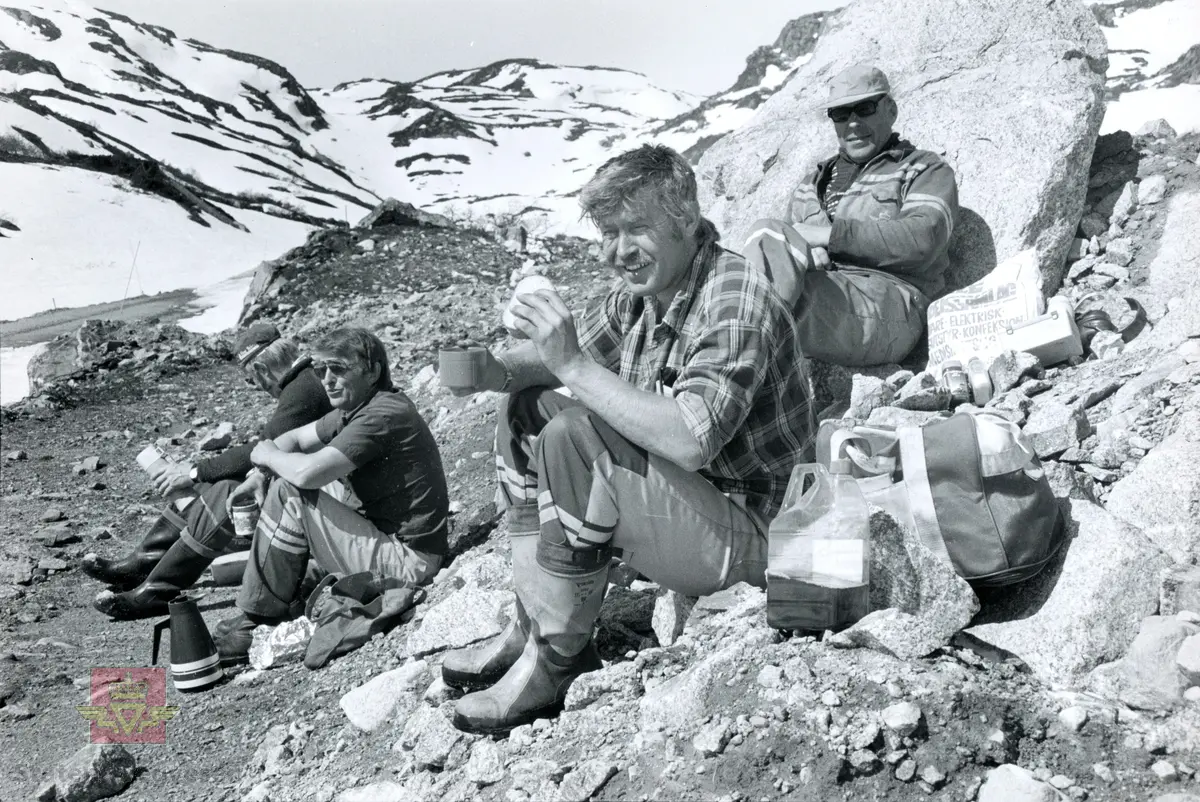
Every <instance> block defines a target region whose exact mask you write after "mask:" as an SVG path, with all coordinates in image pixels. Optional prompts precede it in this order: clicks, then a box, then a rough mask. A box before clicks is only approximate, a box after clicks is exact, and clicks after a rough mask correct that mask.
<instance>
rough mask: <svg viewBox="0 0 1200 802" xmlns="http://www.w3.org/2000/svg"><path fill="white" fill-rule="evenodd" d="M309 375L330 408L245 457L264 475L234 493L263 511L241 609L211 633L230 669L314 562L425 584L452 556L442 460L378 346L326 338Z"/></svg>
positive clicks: (347, 331) (274, 620) (364, 337)
mask: <svg viewBox="0 0 1200 802" xmlns="http://www.w3.org/2000/svg"><path fill="white" fill-rule="evenodd" d="M313 370H314V371H315V372H316V375H317V377H318V378H319V379H320V380H321V384H322V385H323V386H324V388H325V394H326V395H327V396H328V397H329V403H330V404H332V406H333V410H332V411H331V412H330V413H329V414H327V415H325V416H324V417H323V418H321V419H320V420H318V421H315V422H313V423H308V424H306V425H304V426H301V427H299V428H297V429H293V430H292V431H289V432H285V433H283V434H281V435H279V436H278V437H275V438H274V439H271V440H262V441H261V442H259V443H258V445H256V446H255V447H254V450H253V451H252V452H251V454H250V459H251V461H252V462H253V463H254V464H255V466H257V468H258V469H259V470H257V471H254V472H252V473H251V475H250V476H249V477H248V478H247V479H246V481H245V482H243V483H242V485H240V486H239V487H238V488H237V489H236V490H235V491H234V492H233V494H232V496H231V497H232V498H234V499H237V498H242V497H244V496H246V495H253V496H254V498H255V499H256V500H257V501H258V503H259V506H260V508H261V510H262V512H261V513H260V515H259V519H258V526H257V528H256V529H255V532H254V540H253V543H252V544H251V547H250V552H251V554H250V559H249V561H248V562H247V565H246V571H245V574H244V575H243V576H242V587H241V590H240V591H239V593H238V597H237V606H238V609H239V610H240V611H241V612H240V613H239V614H238V615H236V616H234V617H232V618H228V619H226V620H224V621H221V622H220V623H219V624H217V628H216V636H217V637H216V643H217V651H218V653H219V654H220V656H221V662H222V663H223V664H226V665H234V664H237V663H244V662H246V661H247V659H248V657H249V652H250V644H251V642H252V640H253V635H252V633H253V631H254V628H255V627H256V626H258V625H259V624H278V623H281V622H282V621H284V620H286V619H287V618H288V617H289V616H290V615H291V614H292V612H293V610H294V608H293V602H296V601H298V600H299V599H300V589H301V585H302V582H303V580H304V578H305V574H306V573H307V572H308V568H309V562H310V560H311V561H312V562H313V563H315V564H316V567H317V568H318V569H319V570H320V572H335V571H336V572H340V573H345V574H352V573H358V572H362V571H371V572H373V573H375V574H377V575H381V576H384V577H396V578H399V579H402V580H405V581H406V582H410V583H412V584H414V585H418V584H422V583H424V582H427V581H428V580H430V579H432V578H433V575H434V574H435V573H436V572H437V570H438V568H440V567H441V564H442V560H443V558H444V557H445V555H446V552H447V550H448V544H447V536H448V527H449V497H448V493H447V489H446V477H445V475H444V474H443V473H442V460H441V455H440V453H439V452H438V447H437V443H435V442H434V439H433V434H432V433H431V432H430V431H429V427H428V426H427V425H426V423H425V420H424V419H423V418H422V417H421V414H420V413H419V412H418V411H417V408H416V405H414V404H413V402H412V401H411V400H410V399H409V398H408V396H407V395H405V394H404V393H403V392H401V391H400V390H398V389H396V387H395V386H394V385H393V384H392V378H391V372H390V368H389V367H388V357H387V352H386V351H385V350H384V347H383V343H381V342H380V341H379V338H378V337H376V336H375V335H374V334H371V333H370V332H369V331H367V330H365V329H361V328H344V329H337V330H335V331H331V332H329V333H328V334H326V335H325V336H323V337H321V338H320V339H319V340H318V341H317V342H316V343H315V344H314V346H313ZM268 475H269V476H271V477H273V478H272V479H271V480H270V481H269V483H268V481H267V477H268ZM347 491H349V492H347ZM351 495H352V497H353V498H352V499H351Z"/></svg>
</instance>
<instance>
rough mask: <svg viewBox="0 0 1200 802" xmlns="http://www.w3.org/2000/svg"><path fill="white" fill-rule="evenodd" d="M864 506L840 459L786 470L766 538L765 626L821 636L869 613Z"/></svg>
mask: <svg viewBox="0 0 1200 802" xmlns="http://www.w3.org/2000/svg"><path fill="white" fill-rule="evenodd" d="M870 562H871V529H870V523H869V511H868V509H867V502H866V500H865V499H864V498H863V495H862V491H860V490H859V487H858V483H857V482H856V481H855V479H854V477H853V476H852V475H851V473H850V461H849V460H847V459H832V460H830V468H829V470H826V469H825V466H823V465H818V464H804V465H797V466H796V467H795V468H794V469H793V470H792V477H791V480H790V482H789V483H788V489H787V494H786V495H785V497H784V504H783V510H782V512H780V514H779V516H778V517H776V518H775V520H774V521H772V522H771V526H770V529H769V530H768V535H767V623H768V624H770V625H771V626H772V627H775V628H776V629H789V630H803V631H824V630H827V629H834V630H836V629H841V628H843V627H846V626H849V625H850V624H853V623H854V622H855V621H857V620H858V619H860V618H862V617H863V616H864V615H866V614H867V613H868V612H869V611H870Z"/></svg>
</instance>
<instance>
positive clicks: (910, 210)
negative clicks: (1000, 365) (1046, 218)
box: [743, 65, 958, 367]
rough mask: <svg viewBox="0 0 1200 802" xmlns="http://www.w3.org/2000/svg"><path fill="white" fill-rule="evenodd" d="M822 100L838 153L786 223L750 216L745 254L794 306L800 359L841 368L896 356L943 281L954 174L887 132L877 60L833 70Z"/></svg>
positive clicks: (797, 198)
mask: <svg viewBox="0 0 1200 802" xmlns="http://www.w3.org/2000/svg"><path fill="white" fill-rule="evenodd" d="M825 108H826V109H828V112H827V113H828V115H829V119H830V120H832V121H833V127H834V130H835V131H836V132H837V139H838V145H839V149H838V153H837V155H836V156H834V157H833V158H831V159H829V160H827V161H824V162H822V163H820V164H819V165H817V167H816V169H815V170H814V171H813V172H812V174H810V175H809V176H807V177H806V178H805V179H804V181H803V182H802V183H801V184H800V186H799V188H797V189H796V191H795V193H794V194H793V196H792V199H791V202H790V204H789V206H788V214H787V219H786V221H779V220H760V221H759V222H757V223H755V225H754V226H753V228H752V229H751V230H752V232H753V233H752V234H751V235H750V237H749V239H748V240H747V242H746V247H745V248H744V251H743V252H744V254H745V256H746V258H747V259H748V260H749V261H750V262H752V263H756V264H759V265H761V266H762V267H763V268H764V269H765V270H767V272H768V274H770V275H771V276H772V278H773V280H774V282H775V285H776V289H778V291H779V293H780V295H782V296H783V297H784V299H785V300H786V301H787V302H788V303H789V304H793V305H794V307H795V312H796V319H797V322H798V324H799V334H800V346H801V349H802V350H803V351H804V353H805V355H806V356H810V357H813V358H815V359H820V360H822V361H825V362H832V363H834V364H838V365H845V366H848V367H864V366H869V365H883V364H887V363H890V362H899V361H900V360H902V359H904V357H905V356H907V355H908V353H909V352H910V351H912V349H913V347H914V346H915V345H916V344H917V342H918V341H919V340H920V339H921V335H922V333H923V332H924V330H925V311H926V309H927V308H928V306H929V304H930V302H931V301H933V300H936V299H937V296H938V295H939V294H940V293H941V292H942V290H943V289H944V288H945V273H946V268H947V266H948V264H949V258H948V256H947V249H948V247H949V244H950V236H951V234H952V233H953V231H954V222H955V218H956V217H957V216H958V186H957V184H956V183H955V179H954V171H953V170H952V169H951V168H950V166H949V165H948V164H946V162H944V161H943V160H942V159H941V158H940V157H938V156H937V155H936V154H934V153H930V152H929V151H926V150H917V149H916V148H914V147H913V146H912V144H910V143H908V142H906V141H904V140H902V139H900V136H899V135H898V134H896V133H894V132H893V131H892V127H893V126H894V125H895V122H896V114H897V106H896V101H895V100H894V99H893V98H892V96H891V86H890V84H889V83H888V79H887V76H886V75H884V74H883V72H882V71H880V70H879V69H877V68H875V67H868V66H865V65H856V66H853V67H850V68H848V69H846V70H844V71H842V72H841V73H839V74H838V75H836V76H835V77H834V78H833V80H832V81H831V82H830V84H829V100H828V101H827V102H826V103H825ZM947 111H948V113H952V110H949V109H948V110H947Z"/></svg>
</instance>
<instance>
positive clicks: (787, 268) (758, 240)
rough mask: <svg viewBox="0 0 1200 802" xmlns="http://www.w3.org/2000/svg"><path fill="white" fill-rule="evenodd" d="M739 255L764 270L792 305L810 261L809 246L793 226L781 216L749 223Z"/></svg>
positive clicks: (799, 292) (796, 299)
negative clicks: (748, 233)
mask: <svg viewBox="0 0 1200 802" xmlns="http://www.w3.org/2000/svg"><path fill="white" fill-rule="evenodd" d="M742 256H744V257H745V258H746V261H747V262H749V263H750V265H751V266H754V267H757V268H759V269H760V270H762V271H763V272H764V273H766V274H767V277H768V278H770V279H771V284H772V285H773V286H774V287H775V291H776V292H778V293H779V297H781V298H783V300H784V302H786V303H787V305H788V306H790V307H793V308H794V307H795V306H796V302H797V301H799V300H800V294H801V291H802V290H803V289H804V275H805V273H807V272H808V269H809V267H810V266H812V263H813V259H812V248H811V247H810V246H809V244H808V241H807V240H805V239H804V237H802V236H800V235H799V234H798V233H796V229H794V228H792V227H791V226H790V225H788V224H787V223H785V222H783V221H782V220H759V221H758V222H756V223H755V224H754V225H752V226H751V227H750V236H749V237H747V238H746V244H745V246H744V247H743V248H742Z"/></svg>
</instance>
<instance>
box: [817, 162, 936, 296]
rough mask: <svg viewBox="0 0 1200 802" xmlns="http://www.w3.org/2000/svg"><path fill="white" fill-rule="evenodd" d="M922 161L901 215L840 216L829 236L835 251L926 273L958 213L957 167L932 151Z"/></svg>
mask: <svg viewBox="0 0 1200 802" xmlns="http://www.w3.org/2000/svg"><path fill="white" fill-rule="evenodd" d="M920 160H921V161H924V162H925V164H924V165H923V166H924V169H922V170H920V172H919V173H917V175H916V176H915V177H914V178H913V179H912V181H911V182H909V184H908V189H907V192H906V193H905V195H904V199H903V203H902V205H901V207H900V213H899V215H897V216H896V217H895V218H894V219H890V220H888V219H879V220H863V219H852V218H850V217H838V218H837V219H836V220H834V221H833V230H832V231H831V232H830V235H829V252H830V253H831V254H833V255H834V256H835V257H836V258H840V259H845V260H846V261H848V262H851V263H853V264H857V265H862V266H863V267H874V268H878V269H881V270H887V271H888V272H891V273H895V274H897V275H901V276H903V275H920V274H922V273H923V272H924V271H925V269H926V268H927V267H928V266H929V264H930V263H931V262H932V261H933V260H934V258H935V257H936V256H937V255H938V254H939V253H941V252H942V251H944V250H945V248H946V246H947V245H948V244H949V242H950V236H951V234H952V233H953V232H954V221H955V218H957V217H958V185H957V183H956V182H955V179H954V170H953V169H952V168H951V167H950V165H948V164H946V163H945V162H944V161H942V160H941V159H939V158H937V157H936V156H933V154H928V153H926V154H923V155H922V156H921V157H920ZM915 166H917V165H915V164H914V165H911V167H915ZM911 167H910V169H911Z"/></svg>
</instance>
